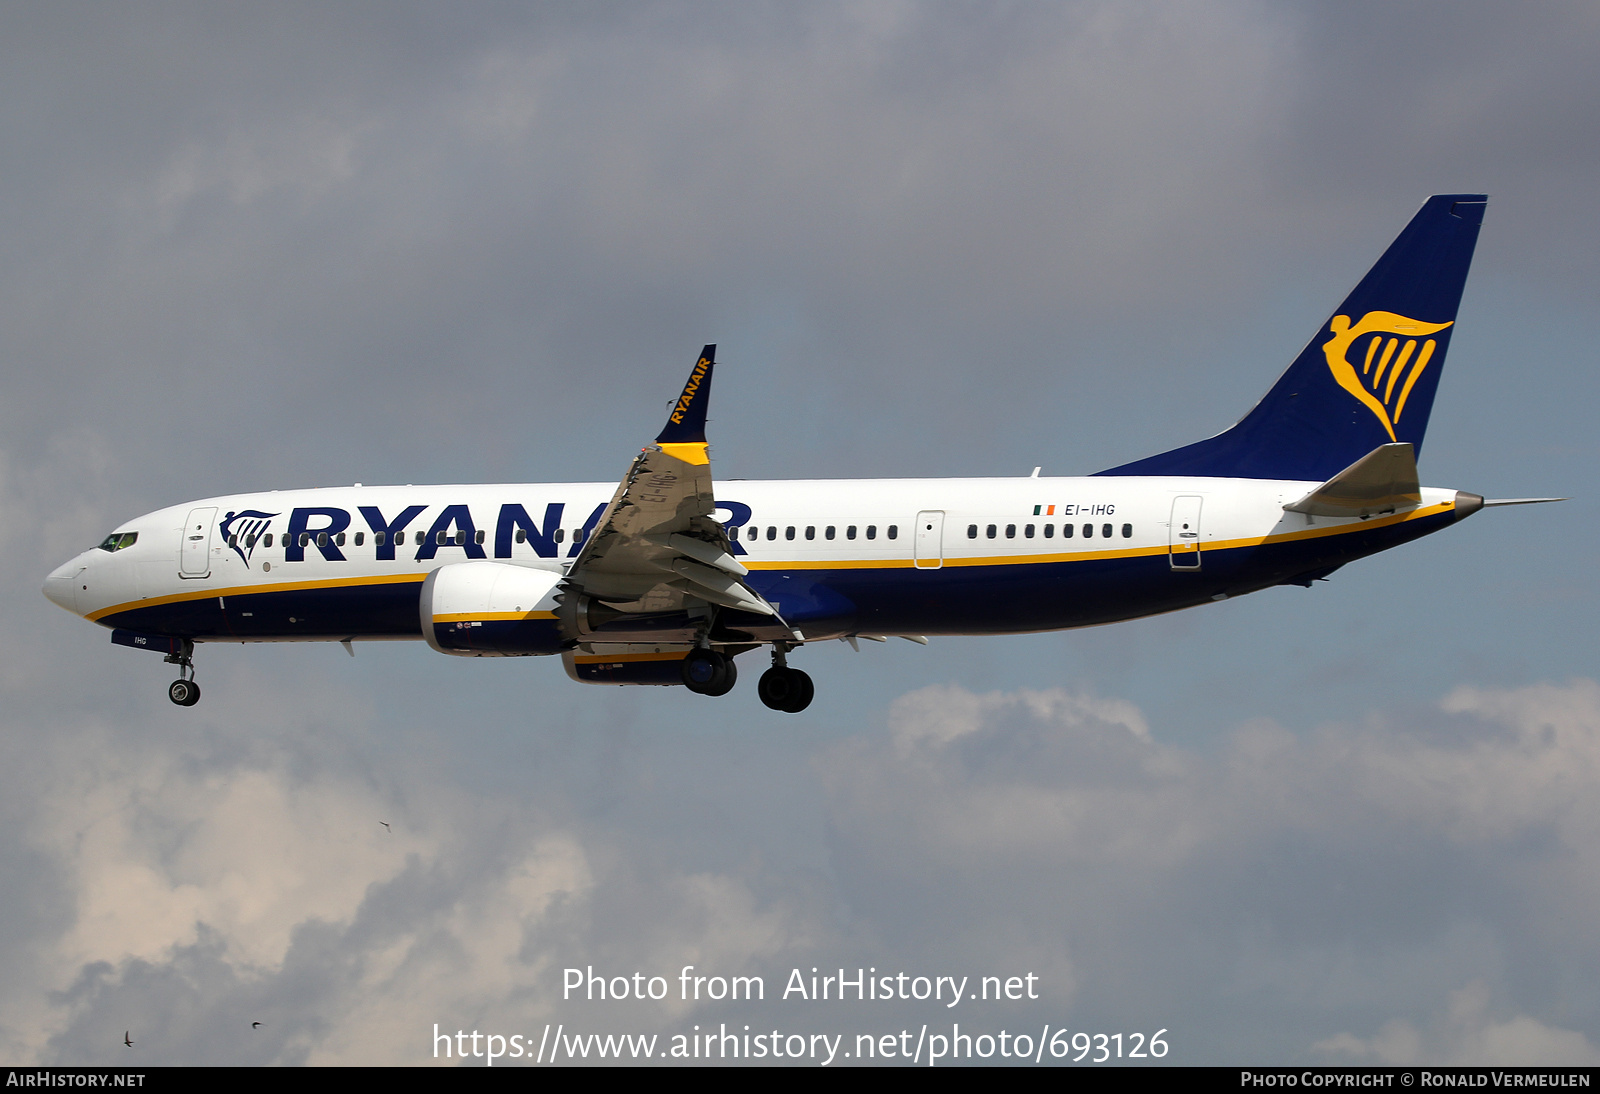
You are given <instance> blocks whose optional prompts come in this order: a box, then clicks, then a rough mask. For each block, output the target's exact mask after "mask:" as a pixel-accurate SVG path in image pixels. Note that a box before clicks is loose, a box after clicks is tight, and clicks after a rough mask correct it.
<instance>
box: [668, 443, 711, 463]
mask: <svg viewBox="0 0 1600 1094" xmlns="http://www.w3.org/2000/svg"><path fill="white" fill-rule="evenodd" d="M656 447H657V448H659V449H661V451H663V452H665V453H666V454H667V455H669V456H672V457H673V458H674V459H679V460H682V461H683V462H684V463H693V464H709V463H710V462H711V457H710V456H709V455H708V454H707V453H706V443H705V442H704V441H681V442H679V443H677V444H658V445H656Z"/></svg>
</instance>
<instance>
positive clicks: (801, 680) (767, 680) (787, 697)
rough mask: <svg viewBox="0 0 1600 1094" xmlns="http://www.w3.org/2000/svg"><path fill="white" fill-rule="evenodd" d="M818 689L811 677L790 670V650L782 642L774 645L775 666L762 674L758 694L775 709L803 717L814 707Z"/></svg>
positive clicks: (773, 664)
mask: <svg viewBox="0 0 1600 1094" xmlns="http://www.w3.org/2000/svg"><path fill="white" fill-rule="evenodd" d="M816 693H817V689H816V686H815V685H814V684H812V682H811V677H810V676H809V675H807V674H806V673H803V672H801V671H800V670H799V669H792V668H790V667H789V657H788V649H787V647H786V646H785V645H784V644H783V643H781V642H774V643H773V644H772V667H771V668H770V669H768V670H767V671H766V672H764V673H762V674H761V680H760V682H759V683H757V684H756V694H758V695H760V696H761V701H762V702H763V703H765V704H766V705H767V706H768V707H769V708H770V709H772V710H781V711H783V712H784V713H785V714H799V713H800V712H801V711H802V710H804V709H806V707H808V706H810V705H811V699H812V697H813V696H814V695H816Z"/></svg>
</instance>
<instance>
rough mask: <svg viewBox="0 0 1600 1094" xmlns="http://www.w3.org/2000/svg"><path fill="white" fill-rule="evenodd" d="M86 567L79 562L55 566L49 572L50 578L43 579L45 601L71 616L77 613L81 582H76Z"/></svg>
mask: <svg viewBox="0 0 1600 1094" xmlns="http://www.w3.org/2000/svg"><path fill="white" fill-rule="evenodd" d="M87 568H88V567H86V566H84V565H83V564H82V563H79V562H69V563H67V564H66V565H65V566H57V567H56V568H55V569H54V570H52V571H50V576H49V577H47V578H45V579H44V595H45V599H47V600H49V601H50V603H52V604H59V605H61V607H63V608H65V609H67V611H69V612H71V613H72V614H73V615H77V614H79V613H78V586H80V585H82V584H83V582H81V581H79V580H78V575H80V574H82V573H83V572H84V570H86V569H87Z"/></svg>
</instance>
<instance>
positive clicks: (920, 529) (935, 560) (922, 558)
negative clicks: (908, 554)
mask: <svg viewBox="0 0 1600 1094" xmlns="http://www.w3.org/2000/svg"><path fill="white" fill-rule="evenodd" d="M913 549H914V550H915V552H916V563H917V569H919V570H937V569H939V567H941V566H943V565H944V510H943V509H926V510H924V511H922V512H920V513H918V514H917V535H916V542H915V545H914V548H913Z"/></svg>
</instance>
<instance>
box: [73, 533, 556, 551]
mask: <svg viewBox="0 0 1600 1094" xmlns="http://www.w3.org/2000/svg"><path fill="white" fill-rule="evenodd" d="M565 533H566V529H565V528H557V529H556V530H555V535H554V536H553V537H552V538H553V539H554V540H555V541H556V542H557V543H560V542H561V541H562V540H564V539H566V534H565ZM128 534H129V535H132V534H133V533H131V532H130V533H128ZM407 535H408V533H406V532H396V533H395V534H394V542H395V546H397V547H398V546H400V545H401V544H403V543H405V542H406V537H407ZM113 538H114V537H113ZM243 538H244V546H245V548H246V549H249V548H251V547H254V546H255V545H256V544H257V543H258V542H259V543H260V544H261V546H263V547H271V546H272V541H273V538H274V535H273V533H271V532H268V533H267V534H266V535H264V536H245V537H243ZM276 538H277V539H278V540H279V541H281V543H282V544H283V546H285V547H287V546H289V539H290V537H289V534H288V533H287V532H285V533H283V534H282V535H279V536H277V537H276ZM433 538H434V542H435V543H437V544H438V545H439V546H441V547H447V546H450V545H452V544H453V545H455V546H457V547H462V546H465V545H466V542H467V533H466V532H465V531H462V530H457V531H455V532H454V533H451V532H435V533H434V534H433ZM486 538H487V537H486V534H485V532H484V530H483V529H481V528H480V529H478V531H477V533H476V534H475V535H474V536H473V540H472V541H473V542H474V543H478V544H481V543H483V542H484V540H485V539H486ZM239 540H240V537H239V535H238V534H237V533H236V534H234V535H231V536H229V537H228V546H229V547H237V546H239ZM313 540H315V541H316V544H317V546H318V547H326V546H328V544H329V543H332V544H333V545H334V546H335V547H343V546H344V544H345V533H344V532H339V533H336V534H335V535H333V536H329V535H328V533H327V532H316V533H311V532H301V533H300V546H302V547H309V546H311V543H312V541H313ZM366 542H367V533H365V532H357V533H356V534H355V545H356V546H357V547H362V546H365V544H366ZM372 542H373V544H375V545H376V546H378V547H382V546H383V545H384V544H385V543H386V542H388V539H387V533H385V532H374V533H372ZM415 542H416V544H417V546H419V547H420V546H422V545H423V544H424V543H426V542H428V533H426V532H417V533H416V539H415ZM517 542H518V543H526V542H528V533H527V530H526V529H523V528H518V529H517ZM572 542H574V543H582V542H583V529H581V528H574V529H573V530H572ZM101 546H102V547H104V544H102V545H101ZM107 549H113V548H107Z"/></svg>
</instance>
